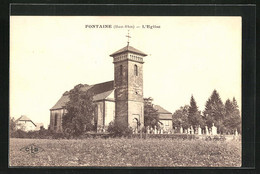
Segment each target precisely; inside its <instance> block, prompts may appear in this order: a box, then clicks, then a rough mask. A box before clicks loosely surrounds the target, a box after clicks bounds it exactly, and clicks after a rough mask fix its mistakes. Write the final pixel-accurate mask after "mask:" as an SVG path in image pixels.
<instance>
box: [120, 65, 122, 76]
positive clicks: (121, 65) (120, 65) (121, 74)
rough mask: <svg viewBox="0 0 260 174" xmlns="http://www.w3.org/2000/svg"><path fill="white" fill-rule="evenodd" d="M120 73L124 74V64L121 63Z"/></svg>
mask: <svg viewBox="0 0 260 174" xmlns="http://www.w3.org/2000/svg"><path fill="white" fill-rule="evenodd" d="M120 75H123V65H120Z"/></svg>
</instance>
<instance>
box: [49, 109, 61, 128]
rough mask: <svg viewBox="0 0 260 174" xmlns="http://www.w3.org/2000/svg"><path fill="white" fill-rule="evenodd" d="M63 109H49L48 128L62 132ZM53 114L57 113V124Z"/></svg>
mask: <svg viewBox="0 0 260 174" xmlns="http://www.w3.org/2000/svg"><path fill="white" fill-rule="evenodd" d="M63 114H64V109H57V110H51V114H50V129H51V130H54V131H56V132H62V130H63V129H62V116H63ZM55 115H57V125H55Z"/></svg>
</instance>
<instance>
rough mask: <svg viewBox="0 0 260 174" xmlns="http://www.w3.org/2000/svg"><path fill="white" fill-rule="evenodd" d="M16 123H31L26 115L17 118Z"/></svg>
mask: <svg viewBox="0 0 260 174" xmlns="http://www.w3.org/2000/svg"><path fill="white" fill-rule="evenodd" d="M16 121H31V119H30V118H28V117H27V116H26V115H22V116H21V117H20V118H18V119H17V120H16Z"/></svg>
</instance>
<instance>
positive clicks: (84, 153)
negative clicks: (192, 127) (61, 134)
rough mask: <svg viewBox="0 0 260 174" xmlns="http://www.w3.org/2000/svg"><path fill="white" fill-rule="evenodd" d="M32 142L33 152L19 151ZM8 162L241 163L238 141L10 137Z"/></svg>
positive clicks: (221, 164) (176, 165)
mask: <svg viewBox="0 0 260 174" xmlns="http://www.w3.org/2000/svg"><path fill="white" fill-rule="evenodd" d="M32 143H34V144H35V145H36V146H39V147H41V148H43V149H44V151H43V152H39V153H37V154H35V155H32V154H27V153H25V152H23V151H20V149H21V148H22V147H25V146H27V145H29V144H32ZM9 165H10V166H113V167H114V166H154V167H166V166H167V167H187V166H191V167H193V166H198V167H200V166H201V167H209V166H210V167H240V166H241V142H240V141H226V142H220V141H204V140H177V139H173V140H172V139H143V140H140V139H91V138H90V139H84V140H44V139H15V138H11V139H10V149H9Z"/></svg>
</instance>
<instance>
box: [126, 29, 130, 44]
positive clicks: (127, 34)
mask: <svg viewBox="0 0 260 174" xmlns="http://www.w3.org/2000/svg"><path fill="white" fill-rule="evenodd" d="M126 37H128V39H127V46H129V38H131V36H130V35H129V30H128V34H127V35H126Z"/></svg>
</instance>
